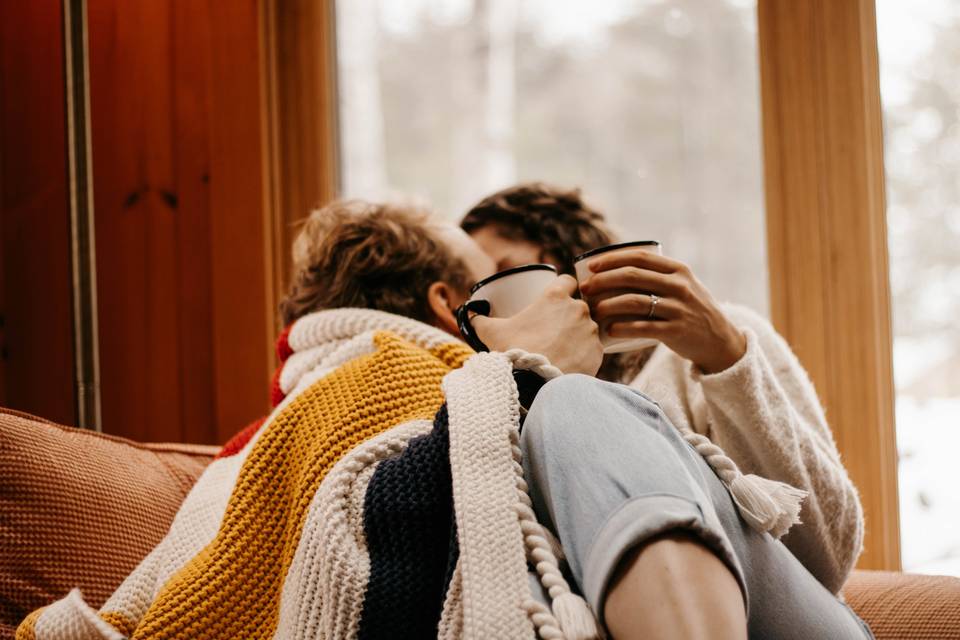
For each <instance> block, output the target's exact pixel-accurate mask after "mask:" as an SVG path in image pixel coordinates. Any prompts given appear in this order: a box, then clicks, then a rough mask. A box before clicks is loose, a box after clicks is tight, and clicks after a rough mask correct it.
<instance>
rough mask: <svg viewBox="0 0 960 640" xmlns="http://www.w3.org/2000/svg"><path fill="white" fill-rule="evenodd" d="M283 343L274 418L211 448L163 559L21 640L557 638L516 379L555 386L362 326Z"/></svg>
mask: <svg viewBox="0 0 960 640" xmlns="http://www.w3.org/2000/svg"><path fill="white" fill-rule="evenodd" d="M284 342H285V343H286V344H287V345H288V346H287V348H286V349H285V350H286V351H287V353H286V354H285V355H287V356H288V357H287V359H286V363H285V365H284V370H281V372H280V374H279V375H278V376H277V378H276V385H275V393H274V395H275V399H276V400H277V403H278V405H277V407H276V409H275V410H274V411H273V413H272V414H271V415H270V416H269V417H268V418H267V419H266V420H265V421H263V422H262V423H261V424H259V425H258V424H256V423H255V424H254V425H251V426H250V427H249V428H248V429H245V430H244V431H243V432H242V433H241V434H239V435H238V436H237V438H235V439H234V440H233V441H232V442H231V443H229V444H228V445H227V446H226V447H224V449H223V451H222V452H221V454H220V456H219V457H218V458H217V459H216V460H214V461H213V462H212V463H211V464H210V466H209V467H208V468H207V469H206V470H205V471H204V473H203V475H202V476H201V478H200V479H199V480H198V482H197V484H196V485H195V486H194V488H193V489H192V491H191V492H190V494H189V495H188V496H187V498H186V500H185V501H184V503H183V505H182V507H181V509H180V511H179V512H178V514H177V516H176V518H175V519H174V522H173V524H172V526H171V528H170V531H169V532H168V534H167V536H166V537H165V538H164V540H163V541H162V542H161V543H160V544H159V545H158V546H157V547H156V548H155V549H154V550H153V551H152V552H151V553H150V554H149V555H148V556H147V557H146V558H144V559H143V561H142V562H141V563H140V565H139V566H138V567H137V569H136V570H135V571H134V572H133V573H132V574H131V575H130V576H129V577H128V578H127V579H126V580H125V581H124V583H123V584H122V585H121V586H120V587H119V588H118V589H117V591H116V592H115V593H114V595H113V596H112V597H111V598H110V599H109V600H108V601H107V602H106V604H105V605H104V606H103V607H102V608H101V610H100V611H94V610H93V609H92V608H90V607H89V606H88V605H87V604H86V603H85V602H84V601H83V599H82V596H81V594H80V593H79V592H78V591H76V590H75V591H73V592H71V593H70V594H68V595H67V596H66V597H65V598H63V599H62V600H59V601H57V602H55V603H54V604H52V605H50V606H48V607H45V608H44V609H41V610H38V611H36V612H34V613H33V614H31V615H30V616H29V617H28V618H27V620H25V621H24V623H23V624H22V625H21V627H20V629H19V630H18V638H24V639H27V638H38V639H41V640H42V639H44V638H66V637H69V638H80V639H82V638H121V637H131V638H225V637H230V638H317V637H319V638H337V639H340V638H356V637H359V638H373V637H401V636H402V637H421V636H424V635H427V636H429V635H440V636H442V637H448V638H460V637H470V638H480V637H483V638H486V637H497V638H530V637H533V635H534V629H535V627H538V628H540V627H543V628H546V629H547V630H548V631H549V630H550V629H553V630H554V631H557V632H561V631H562V626H561V624H560V623H558V622H557V619H556V618H555V617H554V616H553V614H552V613H551V612H550V610H549V608H547V607H542V605H541V608H540V609H539V610H537V611H536V612H534V610H533V608H532V605H531V604H530V602H531V601H532V600H533V598H532V594H531V593H530V589H529V583H528V581H527V574H526V567H527V561H528V553H527V548H526V546H525V541H524V534H523V532H522V530H521V524H520V522H521V520H522V517H521V516H520V515H518V504H521V506H522V499H523V498H526V496H525V494H524V495H523V496H522V497H521V496H520V495H519V494H518V489H517V487H518V481H517V473H518V471H517V469H518V468H519V467H518V464H517V460H516V457H515V451H514V447H513V444H514V443H515V442H516V434H517V430H518V426H519V424H518V423H519V411H520V408H519V405H518V403H517V391H516V386H515V383H514V382H513V377H512V371H513V368H514V367H515V366H516V367H519V368H529V369H532V370H534V371H537V372H538V373H540V374H541V375H548V376H549V375H556V374H558V373H559V372H558V371H556V370H555V369H553V368H552V367H550V366H549V364H548V363H546V362H545V361H544V359H543V358H540V357H538V356H530V355H528V354H525V353H522V352H511V353H510V354H483V355H482V356H475V355H474V354H473V352H472V351H470V350H469V349H468V348H467V347H466V346H465V345H463V344H462V343H461V342H459V341H457V340H454V339H453V338H451V337H449V336H447V335H446V334H443V333H441V332H439V331H437V330H435V329H433V328H431V327H428V326H426V325H423V324H420V323H417V322H414V321H411V320H407V319H404V318H398V317H396V316H391V315H388V314H382V313H378V312H372V311H360V310H338V311H331V312H321V313H317V314H313V315H311V316H307V317H305V318H302V319H301V320H300V321H298V322H297V323H296V324H295V325H294V326H293V327H292V329H291V330H290V332H289V334H288V335H287V336H285V340H284ZM471 356H473V360H471V361H470V362H471V365H470V366H467V367H465V368H461V367H462V365H463V364H464V362H465V361H467V359H468V358H470V357H471ZM288 366H290V367H292V368H293V369H292V370H295V372H296V374H295V375H294V374H289V375H287V374H285V371H286V367H288ZM451 371H453V372H455V374H456V375H455V377H454V378H452V380H454V382H453V383H452V384H453V387H455V388H452V389H447V390H446V391H444V389H442V387H441V381H442V380H443V379H444V378H445V376H448V374H450V372H451ZM445 400H446V401H447V403H449V404H445ZM448 406H449V407H450V408H451V409H450V411H448ZM490 407H496V410H495V411H489V410H488V409H489V408H490ZM448 415H449V416H450V417H449V418H448ZM454 450H455V451H456V453H454ZM526 500H527V502H529V499H528V498H526ZM461 527H462V528H463V531H464V533H462V532H461ZM504 558H506V565H503V560H504ZM548 561H549V562H551V563H552V564H553V565H555V564H556V563H557V561H556V558H555V557H553V556H552V555H551V556H550V558H549V559H548ZM498 562H499V563H501V564H498ZM487 565H489V566H487ZM502 565H503V566H507V567H508V569H509V570H507V571H499V570H498V569H497V567H500V566H502ZM562 592H563V593H564V594H565V595H567V596H569V598H567V599H570V598H573V600H572V601H573V602H574V603H575V604H574V609H575V610H578V611H581V613H583V612H586V617H587V619H588V620H590V621H591V622H592V616H590V615H589V611H588V610H587V609H586V605H585V603H583V601H582V600H581V599H579V597H577V596H573V595H572V594H571V593H570V590H569V587H568V586H567V585H565V584H564V588H563V589H562ZM505 594H506V596H507V597H505ZM577 607H580V608H579V609H577ZM561 608H562V605H561ZM551 625H552V626H551ZM594 635H595V634H594ZM546 637H557V636H556V635H555V634H554V635H549V634H548V635H547V636H546ZM568 637H578V635H577V634H576V633H573V634H568Z"/></svg>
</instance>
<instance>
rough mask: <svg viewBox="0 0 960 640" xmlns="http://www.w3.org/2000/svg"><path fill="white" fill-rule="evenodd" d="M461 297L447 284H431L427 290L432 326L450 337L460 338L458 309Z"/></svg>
mask: <svg viewBox="0 0 960 640" xmlns="http://www.w3.org/2000/svg"><path fill="white" fill-rule="evenodd" d="M461 297H462V296H460V295H457V293H456V292H455V291H454V290H453V288H452V287H451V286H450V285H449V284H447V283H446V282H434V283H433V284H431V285H430V287H429V288H428V289H427V306H428V307H429V309H430V316H431V319H432V321H431V324H432V325H433V326H435V327H437V328H439V329H443V330H444V331H446V332H447V333H449V334H450V335H454V336H459V335H460V329H459V328H458V327H457V317H456V308H457V307H458V306H459V305H460V302H461V300H460V298H461Z"/></svg>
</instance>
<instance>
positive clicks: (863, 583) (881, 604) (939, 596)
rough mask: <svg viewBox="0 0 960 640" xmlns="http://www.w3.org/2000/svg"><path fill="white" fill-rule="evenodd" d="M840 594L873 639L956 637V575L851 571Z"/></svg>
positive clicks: (959, 601) (959, 620) (959, 594)
mask: <svg viewBox="0 0 960 640" xmlns="http://www.w3.org/2000/svg"><path fill="white" fill-rule="evenodd" d="M843 595H844V597H845V598H846V600H847V604H849V605H850V607H851V608H852V609H853V610H854V611H856V612H857V615H859V616H860V617H861V618H863V619H864V620H865V621H866V623H867V624H869V625H870V628H871V630H873V633H874V635H875V636H876V638H877V640H920V639H923V640H941V639H942V640H946V639H948V638H950V639H960V578H949V577H946V576H926V575H918V574H909V573H894V572H889V571H854V572H853V575H851V576H850V580H848V581H847V584H846V585H845V586H844V587H843Z"/></svg>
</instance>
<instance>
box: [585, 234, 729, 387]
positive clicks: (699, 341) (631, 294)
mask: <svg viewBox="0 0 960 640" xmlns="http://www.w3.org/2000/svg"><path fill="white" fill-rule="evenodd" d="M585 267H586V269H587V270H588V271H589V273H588V274H587V275H586V277H582V278H581V281H580V292H581V293H582V294H583V296H584V297H585V298H586V299H587V300H588V301H589V302H590V307H591V311H592V315H593V318H594V320H596V321H597V323H598V324H599V325H600V326H601V327H604V329H605V331H606V332H607V333H608V335H609V336H610V338H647V339H654V340H659V341H660V342H663V343H664V344H665V345H667V346H668V347H670V348H671V349H672V350H673V351H674V352H676V353H677V354H678V355H680V356H682V357H684V358H686V359H688V360H690V361H692V362H693V363H694V364H696V365H697V366H698V367H700V369H701V370H702V371H703V372H704V373H717V372H720V371H723V370H724V369H727V368H728V367H730V366H731V365H733V364H734V363H735V362H737V360H739V359H740V358H741V357H742V356H743V354H744V352H745V351H746V348H747V342H746V337H745V336H744V334H743V332H742V331H740V330H739V329H738V328H737V327H736V326H734V325H733V323H732V322H730V320H729V319H728V318H727V316H726V314H724V312H723V310H722V309H721V308H720V305H719V304H717V302H716V300H714V298H713V296H712V295H711V294H710V292H709V291H708V290H707V288H706V287H705V286H704V285H703V284H702V283H701V282H700V281H699V280H698V279H697V277H696V276H695V275H694V274H693V272H692V271H691V270H690V267H688V266H687V265H685V264H684V263H682V262H679V261H677V260H673V259H671V258H667V257H664V256H661V255H658V254H657V253H654V252H651V251H649V250H644V249H643V248H642V247H636V248H631V247H626V248H622V249H620V250H617V251H609V252H606V253H601V254H600V255H597V256H596V257H592V258H590V260H589V263H588V264H586V265H585Z"/></svg>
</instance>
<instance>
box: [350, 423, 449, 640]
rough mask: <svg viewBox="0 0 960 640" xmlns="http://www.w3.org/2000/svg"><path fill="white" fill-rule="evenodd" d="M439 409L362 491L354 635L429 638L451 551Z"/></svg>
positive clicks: (445, 429)
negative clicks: (428, 426)
mask: <svg viewBox="0 0 960 640" xmlns="http://www.w3.org/2000/svg"><path fill="white" fill-rule="evenodd" d="M448 425H449V423H448V418H447V406H446V404H444V405H443V406H442V407H440V410H439V411H438V412H437V414H436V417H435V418H434V422H433V429H432V430H431V431H430V433H427V434H425V435H422V436H419V437H417V438H414V439H412V440H411V441H410V442H409V443H408V444H407V448H406V449H405V450H404V451H403V453H401V454H400V455H399V456H397V457H395V458H391V459H389V460H384V461H383V462H381V463H380V464H379V465H378V466H377V468H376V470H375V471H374V472H373V476H372V477H371V479H370V483H369V485H368V486H367V492H366V495H365V496H364V508H363V529H364V534H365V535H366V538H367V549H368V552H369V554H370V581H369V583H368V584H367V591H366V594H365V596H364V601H363V612H362V614H361V616H360V628H359V633H358V638H359V639H360V640H372V639H378V638H435V637H436V636H437V624H438V623H439V622H440V613H441V610H442V608H443V601H444V598H445V596H446V593H447V589H448V587H449V585H450V580H451V577H452V574H453V569H454V567H455V566H456V563H457V558H458V556H459V551H460V550H459V547H458V546H457V530H456V521H455V519H454V514H453V486H452V482H451V478H450V455H449V451H450V437H449V434H450V432H449V426H448Z"/></svg>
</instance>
